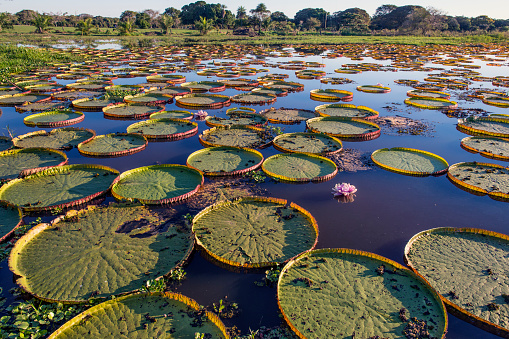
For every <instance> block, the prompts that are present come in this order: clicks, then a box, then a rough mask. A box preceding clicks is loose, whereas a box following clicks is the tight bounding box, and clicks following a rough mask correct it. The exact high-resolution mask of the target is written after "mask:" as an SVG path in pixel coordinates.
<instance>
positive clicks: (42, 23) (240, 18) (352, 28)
mask: <svg viewBox="0 0 509 339" xmlns="http://www.w3.org/2000/svg"><path fill="white" fill-rule="evenodd" d="M14 25H32V26H34V27H35V32H38V33H45V32H47V31H48V30H52V31H54V32H58V31H59V30H61V31H62V32H63V31H64V27H75V28H76V31H77V33H78V34H81V35H90V34H92V33H101V32H102V33H106V34H113V32H116V34H119V35H132V34H136V31H137V29H149V28H152V29H156V30H158V31H159V34H164V35H166V34H171V33H172V28H187V29H196V30H198V31H199V32H200V34H202V35H205V34H207V33H208V32H210V31H211V30H213V29H218V30H219V29H223V30H224V29H226V30H233V32H234V34H248V35H270V34H278V35H291V34H293V35H295V34H298V33H299V32H302V31H307V32H320V33H324V34H325V33H327V34H338V35H372V34H375V35H425V36H426V35H428V36H430V35H433V36H440V35H451V34H461V33H488V32H507V31H509V19H493V18H490V17H489V16H487V15H479V16H477V17H465V16H451V15H447V14H445V13H444V12H442V11H441V10H439V9H436V8H433V7H428V8H424V7H422V6H417V5H406V6H396V5H390V4H387V5H381V6H379V7H378V8H377V9H376V12H375V13H374V14H373V15H370V14H369V13H368V12H366V11H365V10H363V9H360V8H357V7H355V8H348V9H345V10H343V11H336V12H332V14H331V13H330V12H328V11H327V10H325V9H323V8H304V9H301V10H299V11H298V12H297V13H296V14H295V16H294V17H293V18H290V17H288V16H287V15H286V14H285V13H283V12H281V11H274V12H271V11H270V10H269V8H268V7H267V6H266V5H265V4H264V3H260V4H258V5H257V6H256V7H255V8H253V9H250V10H249V11H248V10H247V9H246V8H245V7H244V6H240V7H238V8H237V10H236V12H235V13H233V12H232V11H230V10H228V9H227V8H226V6H225V5H223V4H220V3H217V4H209V3H206V2H205V1H196V2H194V3H190V4H187V5H184V6H183V7H182V8H181V9H177V8H174V7H168V8H166V9H165V10H164V11H162V12H160V11H157V10H153V9H147V10H144V11H141V12H136V11H131V10H125V11H123V12H122V14H121V15H120V17H118V18H115V17H103V16H92V15H89V14H80V15H69V14H68V13H39V12H36V11H33V10H28V9H25V10H22V11H19V12H17V13H14V14H11V13H8V12H3V13H0V31H3V30H6V29H10V28H13V27H14ZM101 28H102V29H104V31H101V30H100V29H101ZM110 30H111V31H110Z"/></svg>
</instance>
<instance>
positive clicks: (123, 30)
mask: <svg viewBox="0 0 509 339" xmlns="http://www.w3.org/2000/svg"><path fill="white" fill-rule="evenodd" d="M118 31H119V34H120V35H131V34H133V33H134V32H135V31H136V29H135V28H134V20H133V21H131V18H126V19H125V20H123V21H120V22H119V23H118Z"/></svg>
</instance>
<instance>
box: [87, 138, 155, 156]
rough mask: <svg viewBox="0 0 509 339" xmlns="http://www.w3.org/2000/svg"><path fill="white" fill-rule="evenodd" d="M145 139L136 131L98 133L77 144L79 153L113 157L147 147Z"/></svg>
mask: <svg viewBox="0 0 509 339" xmlns="http://www.w3.org/2000/svg"><path fill="white" fill-rule="evenodd" d="M147 143H148V141H147V139H146V138H145V137H144V136H143V135H140V134H136V133H110V134H104V135H98V136H95V137H93V138H92V139H89V140H87V141H84V142H82V143H80V144H79V145H78V151H79V152H80V153H81V154H84V155H88V156H95V157H115V156H122V155H127V154H132V153H136V152H139V151H141V150H143V149H145V147H147Z"/></svg>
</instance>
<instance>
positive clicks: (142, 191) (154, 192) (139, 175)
mask: <svg viewBox="0 0 509 339" xmlns="http://www.w3.org/2000/svg"><path fill="white" fill-rule="evenodd" d="M202 184H203V176H202V175H201V173H200V172H199V171H197V170H195V169H192V168H189V167H187V166H182V165H153V166H145V167H139V168H135V169H132V170H130V171H127V172H124V173H122V174H121V175H120V177H119V178H118V180H116V182H115V184H114V185H113V187H112V188H111V192H112V194H113V196H114V197H115V198H117V199H119V200H123V199H126V200H139V201H141V202H143V203H146V204H165V203H171V202H175V201H179V200H183V199H186V198H187V197H189V196H191V195H192V194H194V193H196V191H198V189H199V188H200V186H201V185H202Z"/></svg>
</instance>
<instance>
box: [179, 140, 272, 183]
mask: <svg viewBox="0 0 509 339" xmlns="http://www.w3.org/2000/svg"><path fill="white" fill-rule="evenodd" d="M262 162H263V156H262V154H261V153H260V152H258V151H256V150H252V149H249V148H239V147H227V146H219V147H209V148H206V149H202V150H198V151H196V152H194V153H192V154H191V155H189V157H188V158H187V166H189V167H191V168H195V169H197V170H199V171H201V172H203V174H204V175H211V176H223V175H237V174H243V173H246V172H249V171H252V170H255V169H256V168H258V167H259V166H260V165H261V164H262Z"/></svg>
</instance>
